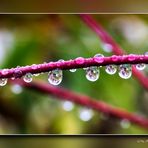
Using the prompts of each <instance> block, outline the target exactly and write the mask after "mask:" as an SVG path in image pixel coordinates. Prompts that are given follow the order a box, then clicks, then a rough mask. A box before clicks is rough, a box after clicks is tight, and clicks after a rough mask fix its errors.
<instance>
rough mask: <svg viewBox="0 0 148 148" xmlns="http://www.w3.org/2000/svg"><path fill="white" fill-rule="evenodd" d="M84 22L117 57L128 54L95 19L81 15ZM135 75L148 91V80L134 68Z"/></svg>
mask: <svg viewBox="0 0 148 148" xmlns="http://www.w3.org/2000/svg"><path fill="white" fill-rule="evenodd" d="M80 17H81V18H82V20H83V21H84V22H85V23H86V24H87V25H88V26H89V27H90V28H91V29H92V30H93V31H94V32H95V33H96V34H97V35H98V36H99V38H100V39H101V40H102V42H104V43H105V44H109V45H111V47H112V52H113V53H114V54H117V55H123V54H126V52H125V51H124V50H123V49H122V48H121V47H120V46H119V45H118V44H117V43H116V42H115V41H114V39H113V38H112V37H111V36H110V35H109V34H108V33H107V32H106V31H105V29H104V28H103V27H102V26H101V25H100V24H99V22H97V21H95V20H94V19H93V17H91V16H90V15H88V14H80ZM132 72H133V75H134V76H135V77H136V78H137V80H138V81H139V82H140V84H142V85H143V87H144V88H146V89H148V78H147V77H146V76H145V75H144V74H143V73H141V72H139V71H138V70H137V69H136V68H135V67H134V66H133V67H132Z"/></svg>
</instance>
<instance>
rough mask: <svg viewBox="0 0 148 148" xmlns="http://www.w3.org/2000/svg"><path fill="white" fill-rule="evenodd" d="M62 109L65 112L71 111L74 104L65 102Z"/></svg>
mask: <svg viewBox="0 0 148 148" xmlns="http://www.w3.org/2000/svg"><path fill="white" fill-rule="evenodd" d="M62 107H63V109H64V110H65V111H71V110H72V109H73V108H74V104H73V103H72V102H70V101H65V102H63V105H62Z"/></svg>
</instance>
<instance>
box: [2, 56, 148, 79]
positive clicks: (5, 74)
mask: <svg viewBox="0 0 148 148" xmlns="http://www.w3.org/2000/svg"><path fill="white" fill-rule="evenodd" d="M138 63H148V56H144V55H133V54H131V55H124V56H115V55H113V56H110V57H93V58H82V57H78V58H76V59H74V60H68V61H57V62H49V63H44V64H38V65H34V64H33V65H31V66H23V67H17V68H12V69H3V70H0V78H20V77H22V76H23V75H25V74H26V73H32V74H36V73H41V72H48V71H50V70H54V69H62V70H68V69H77V68H85V67H90V66H105V65H110V64H114V65H120V64H138Z"/></svg>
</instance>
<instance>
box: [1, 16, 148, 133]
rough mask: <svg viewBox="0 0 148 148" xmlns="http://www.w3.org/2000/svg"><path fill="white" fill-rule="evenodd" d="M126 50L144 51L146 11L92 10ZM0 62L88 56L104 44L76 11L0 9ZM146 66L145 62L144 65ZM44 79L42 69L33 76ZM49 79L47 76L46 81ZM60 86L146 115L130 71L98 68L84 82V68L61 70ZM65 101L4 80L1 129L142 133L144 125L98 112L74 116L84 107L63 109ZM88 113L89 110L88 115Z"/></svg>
mask: <svg viewBox="0 0 148 148" xmlns="http://www.w3.org/2000/svg"><path fill="white" fill-rule="evenodd" d="M94 17H95V19H96V20H98V21H99V22H100V23H101V24H102V25H103V26H104V28H105V29H106V30H107V31H108V32H109V33H110V34H111V35H112V36H113V38H114V39H115V40H116V41H117V42H118V43H119V44H120V46H121V47H123V48H124V49H125V50H126V51H127V52H128V53H136V54H139V53H141V54H142V53H144V52H146V51H147V48H148V42H147V37H148V16H147V15H94ZM0 20H1V21H0V67H1V68H11V67H16V66H23V65H31V64H34V63H36V64H37V63H43V62H49V61H56V60H58V59H64V60H68V59H73V58H76V57H79V56H82V57H90V56H94V55H95V54H97V53H101V54H104V55H105V56H109V55H112V53H111V52H110V51H108V50H103V43H102V42H101V41H100V40H99V38H98V37H97V36H96V35H95V34H94V33H93V32H92V31H91V30H90V29H89V28H88V27H87V26H86V25H85V24H84V23H83V22H82V21H81V19H80V18H79V16H77V15H0ZM144 72H145V73H147V72H148V68H146V69H145V71H144ZM33 79H43V81H46V82H47V73H46V74H43V75H40V76H39V77H34V78H33ZM47 83H48V82H47ZM60 86H61V87H65V88H67V89H70V90H73V91H75V92H79V93H83V94H86V95H89V96H91V97H93V98H96V99H98V100H103V101H105V102H107V103H109V104H111V105H113V106H115V107H121V108H124V109H126V110H128V111H129V112H134V113H138V114H141V115H143V116H147V114H148V109H147V103H148V93H147V91H145V90H144V89H143V87H142V86H140V85H139V83H138V82H137V81H136V80H135V79H134V78H133V77H132V78H130V79H129V80H123V79H121V78H120V77H119V76H118V74H115V75H113V76H110V75H108V74H106V73H105V71H104V67H102V68H101V74H100V78H99V80H98V81H97V82H89V81H88V80H87V79H86V77H85V71H84V70H83V69H79V70H77V71H76V72H75V73H71V72H69V71H64V78H63V81H62V83H61V84H60ZM63 106H64V102H62V101H59V100H57V98H53V97H52V96H50V95H44V94H41V93H39V92H37V91H32V90H28V89H24V88H22V87H20V86H17V85H10V84H7V85H6V86H5V87H1V88H0V133H2V134H8V133H9V134H10V133H11V134H12V133H42V134H45V133H51V134H52V133H54V134H82V133H83V134H87V133H92V134H96V133H111V134H122V133H126V134H139V133H140V134H145V133H147V131H146V130H144V129H142V128H140V127H138V126H135V125H133V124H130V123H129V122H128V121H126V122H125V121H119V120H116V119H112V118H110V117H107V116H106V115H103V114H102V113H98V112H94V113H92V112H91V113H90V112H89V114H91V115H93V117H92V118H91V119H90V120H89V121H87V122H86V121H83V119H81V118H79V116H80V115H82V112H83V108H82V107H81V106H78V105H74V108H73V110H72V111H65V110H64V109H63ZM91 115H90V116H91Z"/></svg>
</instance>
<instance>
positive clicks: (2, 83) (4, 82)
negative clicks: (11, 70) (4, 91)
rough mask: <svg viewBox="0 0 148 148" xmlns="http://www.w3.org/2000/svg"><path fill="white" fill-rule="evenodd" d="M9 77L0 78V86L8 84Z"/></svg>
mask: <svg viewBox="0 0 148 148" xmlns="http://www.w3.org/2000/svg"><path fill="white" fill-rule="evenodd" d="M7 81H8V80H7V79H6V78H1V79H0V86H5V85H6V84H7Z"/></svg>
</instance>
